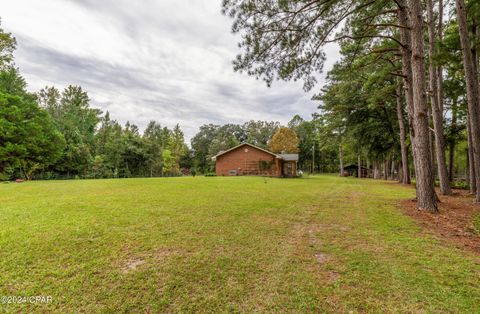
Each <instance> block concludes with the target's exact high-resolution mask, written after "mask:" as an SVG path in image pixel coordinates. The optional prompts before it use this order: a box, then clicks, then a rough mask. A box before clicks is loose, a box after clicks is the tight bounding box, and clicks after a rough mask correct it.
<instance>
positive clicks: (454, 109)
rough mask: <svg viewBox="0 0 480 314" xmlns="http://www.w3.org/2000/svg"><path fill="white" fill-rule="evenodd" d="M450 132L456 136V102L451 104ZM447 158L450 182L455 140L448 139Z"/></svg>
mask: <svg viewBox="0 0 480 314" xmlns="http://www.w3.org/2000/svg"><path fill="white" fill-rule="evenodd" d="M451 130H452V131H451V132H452V133H453V134H456V132H457V104H456V102H455V101H454V102H452V125H451ZM448 146H449V147H448V148H449V156H448V179H449V180H450V182H452V181H453V179H454V171H455V167H454V165H455V138H452V139H450V141H449V145H448Z"/></svg>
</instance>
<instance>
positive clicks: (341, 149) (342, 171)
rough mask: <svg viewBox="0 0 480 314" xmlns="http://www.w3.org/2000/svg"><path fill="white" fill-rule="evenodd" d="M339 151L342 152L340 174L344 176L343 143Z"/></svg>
mask: <svg viewBox="0 0 480 314" xmlns="http://www.w3.org/2000/svg"><path fill="white" fill-rule="evenodd" d="M339 152H340V176H341V177H343V174H344V170H343V148H342V143H340V145H339Z"/></svg>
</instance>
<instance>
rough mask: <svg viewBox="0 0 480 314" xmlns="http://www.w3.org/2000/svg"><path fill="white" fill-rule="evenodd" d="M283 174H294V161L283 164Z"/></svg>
mask: <svg viewBox="0 0 480 314" xmlns="http://www.w3.org/2000/svg"><path fill="white" fill-rule="evenodd" d="M283 175H284V176H287V177H291V176H293V163H291V162H286V163H284V164H283Z"/></svg>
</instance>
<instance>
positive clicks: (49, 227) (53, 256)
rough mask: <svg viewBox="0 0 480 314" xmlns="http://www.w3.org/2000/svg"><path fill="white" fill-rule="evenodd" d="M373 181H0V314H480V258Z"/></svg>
mask: <svg viewBox="0 0 480 314" xmlns="http://www.w3.org/2000/svg"><path fill="white" fill-rule="evenodd" d="M413 196H414V190H413V189H411V188H406V187H402V186H400V185H397V184H394V183H386V182H380V181H373V180H358V179H353V178H339V177H335V176H316V177H310V178H304V179H263V178H258V177H232V178H230V177H225V178H224V177H210V178H204V177H196V178H163V179H124V180H84V181H49V182H28V183H24V184H2V185H0V226H1V228H0V284H1V286H0V296H37V295H43V296H52V298H53V302H52V303H51V304H47V305H45V304H28V303H25V304H10V305H5V304H0V312H35V311H36V312H70V313H73V312H84V313H95V312H103V313H105V312H107V313H108V312H110V313H121V312H135V313H141V312H177V311H183V312H227V311H231V312H253V311H255V312H285V311H287V312H335V313H338V312H347V313H348V312H353V313H357V312H358V313H363V312H368V313H374V312H378V313H380V312H382V313H385V312H420V313H422V312H426V313H427V312H437V313H438V312H464V313H475V312H477V313H478V312H480V284H479V282H480V257H479V256H476V255H474V254H472V253H469V252H466V251H462V250H459V249H456V248H454V247H453V246H451V245H450V244H448V243H443V242H440V241H438V240H435V239H434V238H433V237H432V236H429V235H427V234H425V233H422V232H421V230H420V228H419V227H418V226H417V225H416V224H415V222H414V221H412V220H411V218H409V217H407V216H404V215H403V214H402V213H401V211H400V210H399V209H398V208H397V207H396V203H398V201H399V200H401V199H405V198H412V197H413Z"/></svg>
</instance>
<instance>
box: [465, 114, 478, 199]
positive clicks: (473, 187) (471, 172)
mask: <svg viewBox="0 0 480 314" xmlns="http://www.w3.org/2000/svg"><path fill="white" fill-rule="evenodd" d="M467 135H468V154H467V165H468V178H469V180H468V184H469V186H470V194H473V195H475V194H476V193H477V180H476V173H475V166H474V164H473V149H472V145H473V144H472V131H471V128H470V117H467Z"/></svg>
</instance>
